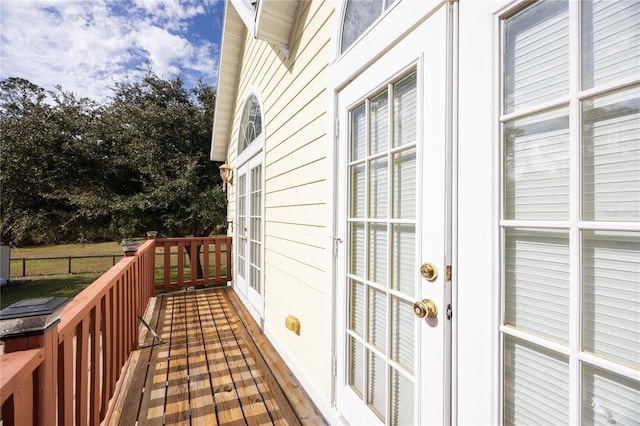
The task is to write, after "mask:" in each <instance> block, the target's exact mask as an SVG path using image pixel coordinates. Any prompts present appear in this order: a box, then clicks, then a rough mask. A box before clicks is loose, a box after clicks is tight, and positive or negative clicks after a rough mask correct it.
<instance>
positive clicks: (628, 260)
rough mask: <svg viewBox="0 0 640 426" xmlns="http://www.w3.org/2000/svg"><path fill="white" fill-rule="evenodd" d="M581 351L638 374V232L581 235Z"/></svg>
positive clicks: (639, 348)
mask: <svg viewBox="0 0 640 426" xmlns="http://www.w3.org/2000/svg"><path fill="white" fill-rule="evenodd" d="M582 253H583V254H582V256H583V265H582V300H583V302H582V309H583V311H582V317H583V320H582V321H583V322H582V346H583V350H585V351H588V352H591V353H594V354H596V355H599V356H602V357H604V358H608V359H612V360H616V361H619V362H620V363H622V364H624V365H627V366H630V367H633V368H636V369H640V232H610V231H583V232H582Z"/></svg>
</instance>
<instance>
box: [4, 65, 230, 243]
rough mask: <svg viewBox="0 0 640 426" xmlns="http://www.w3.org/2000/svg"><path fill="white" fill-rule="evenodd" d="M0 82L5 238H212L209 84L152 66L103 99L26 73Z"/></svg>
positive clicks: (214, 192)
mask: <svg viewBox="0 0 640 426" xmlns="http://www.w3.org/2000/svg"><path fill="white" fill-rule="evenodd" d="M0 88H1V89H2V93H1V95H0V129H1V134H0V142H1V146H0V148H1V154H2V155H1V156H0V197H1V198H0V209H1V211H0V224H1V225H2V230H1V232H2V234H1V235H2V241H3V243H13V244H19V243H21V242H31V243H33V242H35V243H38V242H54V241H70V240H87V239H94V238H104V239H121V238H123V237H130V236H136V235H141V234H142V233H144V231H147V230H157V231H159V232H160V233H161V235H165V236H190V235H192V236H207V235H210V234H211V232H212V231H213V230H214V229H215V227H216V226H217V225H220V224H222V222H223V220H224V217H225V209H226V203H225V198H224V194H223V193H222V191H221V185H220V183H221V182H220V177H219V173H218V167H217V164H214V163H211V162H210V161H209V145H210V141H211V127H212V126H211V120H212V118H213V111H214V109H215V91H214V89H213V88H211V87H210V86H207V85H205V84H203V83H200V84H198V85H197V86H196V87H195V88H193V89H190V90H189V89H186V88H185V87H184V84H183V81H182V79H181V78H175V79H173V80H163V79H161V78H159V77H158V76H156V75H155V74H153V73H151V72H149V73H148V74H147V75H146V76H145V78H143V79H142V80H141V81H138V82H123V83H119V84H116V86H115V87H114V94H113V97H112V99H111V100H110V101H109V102H108V103H106V104H104V105H102V104H98V103H96V102H93V101H91V100H89V99H86V98H81V99H78V98H76V97H75V96H74V95H73V94H72V93H69V92H64V91H63V90H62V89H61V88H60V87H57V90H56V91H55V92H47V91H45V90H44V89H42V88H40V87H38V86H36V85H33V84H32V83H30V82H28V81H27V80H24V79H17V78H10V79H7V80H3V81H2V82H0Z"/></svg>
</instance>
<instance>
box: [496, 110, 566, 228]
mask: <svg viewBox="0 0 640 426" xmlns="http://www.w3.org/2000/svg"><path fill="white" fill-rule="evenodd" d="M504 132H505V173H506V175H505V187H504V194H505V195H504V196H505V217H506V218H507V219H527V220H566V219H568V218H569V116H568V111H567V109H566V108H562V109H559V110H555V111H551V112H545V113H542V114H536V115H533V116H530V117H525V118H522V119H519V120H514V121H512V122H509V123H507V124H506V125H505V130H504Z"/></svg>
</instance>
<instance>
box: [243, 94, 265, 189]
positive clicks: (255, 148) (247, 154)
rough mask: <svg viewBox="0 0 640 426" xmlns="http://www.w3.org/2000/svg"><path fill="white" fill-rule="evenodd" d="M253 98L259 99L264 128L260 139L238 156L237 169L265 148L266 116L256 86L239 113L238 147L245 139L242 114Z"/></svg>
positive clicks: (261, 120) (256, 139)
mask: <svg viewBox="0 0 640 426" xmlns="http://www.w3.org/2000/svg"><path fill="white" fill-rule="evenodd" d="M253 96H255V97H256V99H258V103H259V104H260V114H261V117H260V123H261V126H262V131H261V132H260V135H258V137H257V138H255V139H254V140H253V141H252V142H251V143H250V144H249V145H248V146H247V147H246V148H245V149H244V151H242V152H241V153H238V154H237V156H236V168H238V167H240V166H242V165H244V164H245V163H246V162H247V161H249V160H250V159H252V158H253V157H255V156H256V155H258V153H259V152H260V151H262V150H263V147H264V142H265V131H266V125H265V114H264V103H263V102H262V96H261V95H260V91H259V90H258V89H257V87H255V86H252V87H250V88H249V90H248V91H247V92H246V94H245V96H244V102H243V103H242V108H241V109H240V111H239V117H240V121H239V123H238V144H237V146H238V147H240V140H241V138H242V137H243V135H242V114H243V112H244V109H245V108H246V106H247V103H248V102H249V101H250V100H251V98H252V97H253ZM263 180H264V179H263Z"/></svg>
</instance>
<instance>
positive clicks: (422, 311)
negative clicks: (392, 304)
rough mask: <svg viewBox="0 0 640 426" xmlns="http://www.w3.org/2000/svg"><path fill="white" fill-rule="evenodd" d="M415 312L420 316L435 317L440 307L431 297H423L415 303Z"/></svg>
mask: <svg viewBox="0 0 640 426" xmlns="http://www.w3.org/2000/svg"><path fill="white" fill-rule="evenodd" d="M413 313H414V314H416V316H417V317H418V318H424V317H427V318H435V317H436V316H437V315H438V307H437V306H436V304H435V303H433V302H432V301H431V300H429V299H423V300H420V301H418V302H416V303H414V304H413Z"/></svg>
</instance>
